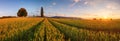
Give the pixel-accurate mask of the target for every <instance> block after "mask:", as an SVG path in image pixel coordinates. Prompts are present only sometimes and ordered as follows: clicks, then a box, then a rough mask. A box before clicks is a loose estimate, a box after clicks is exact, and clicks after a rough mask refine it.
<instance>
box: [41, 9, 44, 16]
mask: <svg viewBox="0 0 120 41" xmlns="http://www.w3.org/2000/svg"><path fill="white" fill-rule="evenodd" d="M41 17H44V10H43V7H41Z"/></svg>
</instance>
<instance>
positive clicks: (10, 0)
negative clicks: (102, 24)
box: [0, 0, 120, 18]
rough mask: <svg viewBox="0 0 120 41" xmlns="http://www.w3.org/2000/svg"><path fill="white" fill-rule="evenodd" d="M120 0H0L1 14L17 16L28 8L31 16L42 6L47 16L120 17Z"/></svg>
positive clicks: (37, 13) (36, 13) (37, 12)
mask: <svg viewBox="0 0 120 41" xmlns="http://www.w3.org/2000/svg"><path fill="white" fill-rule="evenodd" d="M119 4H120V0H0V16H16V13H17V12H18V10H19V9H20V8H21V7H23V8H26V9H27V11H28V13H29V16H31V15H39V10H40V8H41V6H43V7H44V10H45V15H46V16H68V17H81V18H103V17H104V18H106V17H109V18H120V5H119Z"/></svg>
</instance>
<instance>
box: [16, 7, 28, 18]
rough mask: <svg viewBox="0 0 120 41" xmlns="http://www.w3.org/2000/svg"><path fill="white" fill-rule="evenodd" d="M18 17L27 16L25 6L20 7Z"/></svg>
mask: <svg viewBox="0 0 120 41" xmlns="http://www.w3.org/2000/svg"><path fill="white" fill-rule="evenodd" d="M17 16H18V17H26V16H27V11H26V9H25V8H20V9H19V11H18V13H17Z"/></svg>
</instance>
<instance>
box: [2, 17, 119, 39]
mask: <svg viewBox="0 0 120 41" xmlns="http://www.w3.org/2000/svg"><path fill="white" fill-rule="evenodd" d="M0 41H120V20H84V19H83V20H82V19H67V18H24V17H23V18H6V19H0Z"/></svg>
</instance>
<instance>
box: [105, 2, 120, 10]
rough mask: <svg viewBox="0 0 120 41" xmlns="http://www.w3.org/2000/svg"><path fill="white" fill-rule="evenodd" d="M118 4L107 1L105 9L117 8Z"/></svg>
mask: <svg viewBox="0 0 120 41" xmlns="http://www.w3.org/2000/svg"><path fill="white" fill-rule="evenodd" d="M118 7H119V5H118V4H116V3H108V4H106V8H107V9H118Z"/></svg>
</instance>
